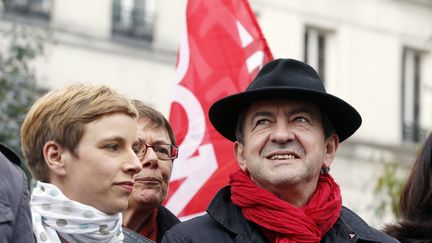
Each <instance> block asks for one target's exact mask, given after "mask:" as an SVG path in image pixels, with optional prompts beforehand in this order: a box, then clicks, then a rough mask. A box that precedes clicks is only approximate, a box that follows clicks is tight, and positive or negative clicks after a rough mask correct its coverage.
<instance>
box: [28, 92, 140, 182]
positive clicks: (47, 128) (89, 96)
mask: <svg viewBox="0 0 432 243" xmlns="http://www.w3.org/2000/svg"><path fill="white" fill-rule="evenodd" d="M113 113H124V114H126V115H128V116H130V117H132V118H137V117H138V111H137V110H136V108H135V107H134V105H133V104H132V103H131V101H130V100H129V99H128V98H126V97H125V96H123V95H120V94H119V93H117V92H116V91H115V90H113V89H111V88H110V87H108V86H105V85H84V84H73V85H70V86H67V87H66V88H63V89H58V90H53V91H51V92H49V93H47V94H46V95H44V96H43V97H41V98H40V99H39V100H37V101H36V103H34V104H33V106H32V107H31V108H30V110H29V112H28V113H27V115H26V117H25V119H24V122H23V124H22V127H21V149H22V152H23V154H24V156H25V158H26V159H27V161H28V167H29V168H30V171H31V172H32V174H33V176H34V177H35V178H36V179H37V180H40V181H42V182H49V181H48V180H49V179H48V174H49V173H48V167H47V165H46V163H45V158H44V155H43V148H44V146H45V144H46V143H47V142H48V141H54V142H56V143H58V144H59V145H60V146H62V147H64V148H66V149H67V150H69V151H70V152H72V153H73V154H74V155H77V153H76V148H77V146H78V143H79V141H80V139H81V137H82V135H83V133H84V125H85V124H87V123H90V122H93V121H96V120H98V119H100V118H101V117H103V116H105V115H110V114H113Z"/></svg>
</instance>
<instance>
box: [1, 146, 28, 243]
mask: <svg viewBox="0 0 432 243" xmlns="http://www.w3.org/2000/svg"><path fill="white" fill-rule="evenodd" d="M19 165H20V159H19V157H18V156H17V155H16V154H15V153H14V152H12V150H9V149H8V148H7V147H6V146H4V145H2V144H0V243H6V242H8V243H12V242H13V243H31V242H36V241H35V238H34V236H33V226H32V221H31V213H30V195H29V190H28V187H27V179H26V175H25V174H24V172H23V171H22V170H21V168H19Z"/></svg>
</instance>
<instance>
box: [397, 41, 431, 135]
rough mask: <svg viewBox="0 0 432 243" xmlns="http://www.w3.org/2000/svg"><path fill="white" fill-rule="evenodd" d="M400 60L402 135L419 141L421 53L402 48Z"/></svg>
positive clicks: (421, 130) (421, 131)
mask: <svg viewBox="0 0 432 243" xmlns="http://www.w3.org/2000/svg"><path fill="white" fill-rule="evenodd" d="M402 62H403V63H402V122H403V124H402V137H403V140H404V141H408V142H420V140H421V138H422V137H423V136H424V134H423V133H424V132H425V131H424V130H423V129H422V126H421V124H420V121H421V113H422V110H421V103H422V102H421V99H422V94H421V81H422V77H421V69H422V53H421V52H420V51H418V50H414V49H411V48H404V51H403V58H402Z"/></svg>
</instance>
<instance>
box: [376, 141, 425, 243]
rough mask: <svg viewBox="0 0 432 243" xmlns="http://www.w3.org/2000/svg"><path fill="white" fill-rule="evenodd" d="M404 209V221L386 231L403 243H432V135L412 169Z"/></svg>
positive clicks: (390, 226) (402, 200)
mask: <svg viewBox="0 0 432 243" xmlns="http://www.w3.org/2000/svg"><path fill="white" fill-rule="evenodd" d="M400 207H401V213H402V220H401V221H400V222H399V223H396V224H393V225H388V226H387V227H386V228H385V229H384V231H385V232H386V233H387V234H389V235H391V236H393V237H395V238H397V239H398V240H400V241H401V242H408V243H417V242H422V243H423V242H432V133H431V134H430V135H429V137H428V138H427V140H426V142H425V144H424V145H423V148H422V150H421V151H420V154H419V156H418V157H417V160H416V161H415V163H414V165H413V167H412V169H411V173H410V175H409V177H408V180H407V182H406V184H405V188H404V189H403V191H402V195H401V198H400Z"/></svg>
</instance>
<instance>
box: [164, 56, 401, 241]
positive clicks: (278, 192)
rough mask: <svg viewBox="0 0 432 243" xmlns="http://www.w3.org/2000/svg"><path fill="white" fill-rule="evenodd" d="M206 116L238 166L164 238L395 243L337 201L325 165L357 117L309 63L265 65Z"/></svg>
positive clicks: (335, 186)
mask: <svg viewBox="0 0 432 243" xmlns="http://www.w3.org/2000/svg"><path fill="white" fill-rule="evenodd" d="M209 117H210V121H211V122H212V124H213V126H214V127H215V128H216V130H217V131H218V132H219V133H221V134H222V135H223V136H224V137H226V138H227V139H229V140H231V141H233V142H234V153H235V156H236V159H237V161H238V163H239V165H240V168H241V169H240V170H238V171H236V172H234V173H232V174H231V175H230V182H229V184H230V185H229V186H227V187H225V188H223V189H221V190H220V191H219V192H218V193H217V195H216V196H215V198H214V199H213V200H212V202H211V203H210V205H209V207H208V209H207V214H206V215H203V216H200V217H197V218H194V219H192V220H190V221H187V222H184V223H181V224H178V225H177V226H174V228H172V229H171V230H170V231H168V232H167V233H166V234H165V237H164V240H163V242H397V241H396V240H395V239H393V238H391V237H389V236H387V235H386V234H384V233H382V232H380V231H378V230H376V229H374V228H372V227H370V226H368V225H367V224H366V223H365V222H364V221H363V220H362V219H361V218H360V217H359V216H357V215H356V214H355V213H353V212H352V211H350V210H349V209H347V208H345V207H343V206H342V199H341V194H340V189H339V185H338V184H337V183H336V182H335V181H334V180H333V178H332V176H331V175H330V174H329V168H330V165H331V163H332V162H333V160H334V158H335V155H336V151H337V149H338V145H339V143H340V142H342V141H344V140H345V139H347V138H348V137H349V136H351V135H352V134H353V133H354V132H355V131H356V130H357V129H358V128H359V127H360V124H361V117H360V115H359V113H358V112H357V111H356V110H355V109H354V108H353V107H352V106H351V105H349V104H348V103H346V102H345V101H343V100H341V99H339V98H337V97H335V96H333V95H330V94H328V93H327V92H326V91H325V88H324V86H323V84H322V81H321V79H320V77H319V76H318V74H317V73H316V72H315V70H313V68H311V67H310V66H309V65H307V64H305V63H302V62H299V61H296V60H292V59H277V60H274V61H271V62H269V63H267V64H266V65H265V66H264V67H263V68H262V69H261V71H260V72H259V73H258V75H257V77H256V78H255V79H254V80H253V81H252V83H251V84H250V85H249V86H248V88H247V89H246V91H244V92H241V93H238V94H234V95H231V96H228V97H225V98H223V99H221V100H219V101H217V102H216V103H215V104H213V105H212V107H211V108H210V111H209Z"/></svg>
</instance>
